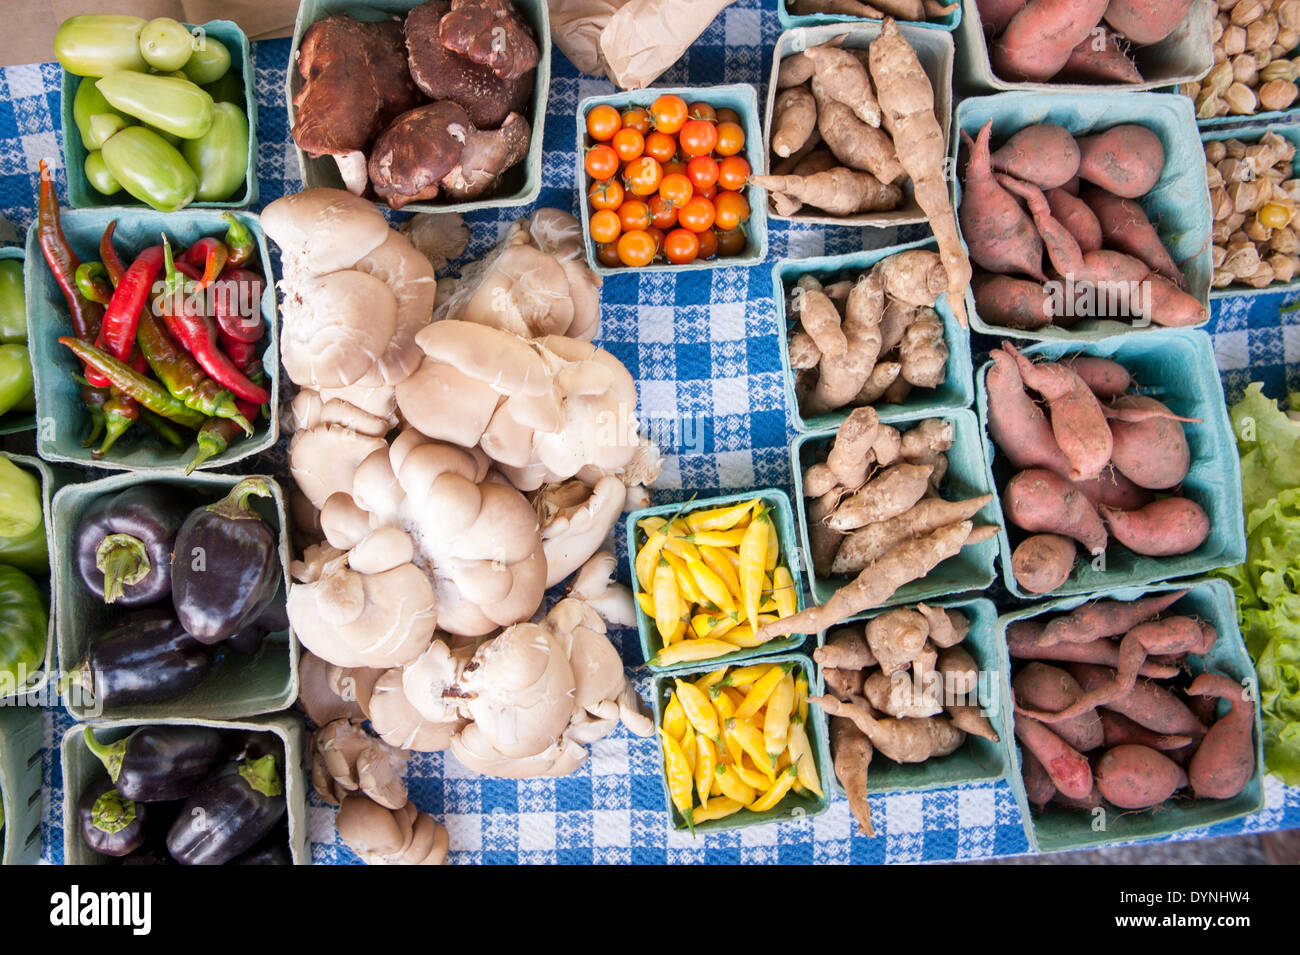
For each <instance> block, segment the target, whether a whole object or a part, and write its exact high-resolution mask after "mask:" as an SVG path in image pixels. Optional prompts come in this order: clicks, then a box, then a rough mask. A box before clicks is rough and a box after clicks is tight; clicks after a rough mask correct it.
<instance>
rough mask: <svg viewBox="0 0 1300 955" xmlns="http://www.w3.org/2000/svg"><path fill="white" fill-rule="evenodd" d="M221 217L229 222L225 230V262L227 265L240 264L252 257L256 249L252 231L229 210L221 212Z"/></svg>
mask: <svg viewBox="0 0 1300 955" xmlns="http://www.w3.org/2000/svg"><path fill="white" fill-rule="evenodd" d="M221 218H223V219H225V220H226V222H227V223H229V225H230V228H228V229H227V230H226V252H227V253H228V255H227V258H226V262H227V264H229V265H233V266H236V267H238V266H241V265H243V264H245V263H246V262H248V260H249V259H251V258H252V257H253V253H254V252H255V251H257V243H256V242H255V241H254V240H253V233H252V231H251V230H250V229H249V228H248V226H246V225H244V223H242V222H240V221H239V220H238V219H236V218H235V217H234V216H233V215H232V214H230V213H229V212H223V213H221Z"/></svg>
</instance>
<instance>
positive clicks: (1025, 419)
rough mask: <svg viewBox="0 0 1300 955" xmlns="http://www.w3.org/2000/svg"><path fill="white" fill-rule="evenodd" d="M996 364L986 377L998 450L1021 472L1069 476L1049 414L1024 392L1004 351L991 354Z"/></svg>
mask: <svg viewBox="0 0 1300 955" xmlns="http://www.w3.org/2000/svg"><path fill="white" fill-rule="evenodd" d="M989 358H990V359H991V360H992V362H993V365H992V367H991V368H989V370H988V374H987V375H985V377H984V387H985V390H986V392H987V395H988V418H989V421H988V428H989V436H990V437H992V438H993V443H994V444H995V445H997V448H998V451H1000V452H1001V453H1002V454H1003V455H1005V456H1006V458H1007V460H1008V461H1009V462H1010V463H1011V466H1012V467H1013V468H1015V469H1016V470H1018V471H1022V470H1025V469H1026V468H1046V469H1047V470H1049V471H1051V472H1053V473H1055V474H1060V475H1062V476H1064V475H1066V474H1069V473H1070V462H1069V461H1068V460H1066V457H1065V455H1064V454H1063V453H1062V452H1061V449H1060V447H1059V446H1058V445H1057V443H1056V438H1055V436H1054V435H1053V434H1052V425H1051V423H1050V422H1049V421H1048V420H1047V415H1045V414H1043V410H1042V409H1041V408H1039V407H1038V405H1037V403H1036V402H1035V401H1034V400H1033V399H1032V398H1030V397H1029V394H1028V393H1027V392H1026V391H1025V383H1024V380H1023V379H1022V378H1021V377H1020V367H1019V365H1017V364H1016V361H1015V359H1014V358H1012V357H1011V356H1010V355H1008V354H1007V353H1006V352H1004V351H1002V350H1001V349H996V348H995V349H994V350H993V351H991V352H989Z"/></svg>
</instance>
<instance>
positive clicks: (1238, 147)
mask: <svg viewBox="0 0 1300 955" xmlns="http://www.w3.org/2000/svg"><path fill="white" fill-rule="evenodd" d="M1294 158H1295V146H1293V145H1292V144H1291V142H1290V141H1289V140H1286V139H1283V138H1282V137H1281V136H1279V135H1278V134H1277V133H1275V132H1272V131H1271V130H1270V131H1268V132H1266V133H1264V135H1263V136H1262V137H1261V138H1260V139H1259V140H1258V141H1257V142H1254V143H1244V142H1242V141H1241V140H1238V139H1227V140H1217V141H1211V142H1207V143H1206V144H1205V172H1206V175H1207V177H1208V179H1209V185H1210V209H1211V211H1212V212H1213V214H1214V231H1213V237H1214V247H1213V263H1214V278H1213V279H1212V280H1211V285H1212V286H1213V287H1214V288H1227V287H1229V286H1232V285H1247V286H1250V287H1251V288H1266V287H1268V286H1269V285H1271V284H1272V283H1273V282H1290V281H1291V280H1292V279H1294V278H1295V277H1296V274H1297V272H1300V233H1297V231H1296V230H1295V229H1294V228H1292V226H1291V223H1292V220H1293V219H1294V217H1295V203H1296V199H1297V198H1300V179H1296V178H1294V177H1293V176H1292V161H1293V159H1294Z"/></svg>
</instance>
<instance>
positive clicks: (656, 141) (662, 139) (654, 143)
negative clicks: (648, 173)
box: [645, 129, 677, 163]
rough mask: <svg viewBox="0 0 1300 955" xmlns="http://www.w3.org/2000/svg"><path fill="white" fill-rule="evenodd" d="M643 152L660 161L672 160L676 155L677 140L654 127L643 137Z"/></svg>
mask: <svg viewBox="0 0 1300 955" xmlns="http://www.w3.org/2000/svg"><path fill="white" fill-rule="evenodd" d="M645 154H646V155H647V156H649V157H651V158H652V159H654V160H656V161H657V162H660V163H668V162H672V159H673V157H674V156H675V155H677V140H675V139H673V137H671V136H669V135H668V134H667V133H661V132H659V130H657V129H656V130H655V131H654V132H653V133H650V134H649V135H648V136H646V138H645Z"/></svg>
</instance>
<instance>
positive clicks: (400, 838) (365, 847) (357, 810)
mask: <svg viewBox="0 0 1300 955" xmlns="http://www.w3.org/2000/svg"><path fill="white" fill-rule="evenodd" d="M335 824H336V825H337V826H338V833H339V838H340V839H342V840H343V842H344V843H346V844H347V846H348V848H350V849H351V850H352V851H353V852H355V853H356V854H357V855H358V856H360V857H361V859H362V860H363V861H364V862H365V863H366V864H367V865H442V864H444V863H445V862H446V859H447V848H448V836H447V830H446V829H445V828H444V827H442V826H440V825H439V824H438V823H437V822H436V821H435V820H434V818H433V817H432V816H430V815H429V814H428V813H422V812H420V811H419V810H418V809H417V808H416V807H415V804H414V803H410V802H407V803H405V804H404V805H402V806H401V807H400V808H398V809H389V808H387V807H385V806H381V805H380V804H379V803H377V802H375V801H374V800H373V799H370V798H369V797H368V796H365V795H362V794H360V793H355V794H352V795H349V796H347V797H346V798H345V799H344V800H343V802H342V804H341V805H340V806H339V812H338V816H337V818H336V823H335Z"/></svg>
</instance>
